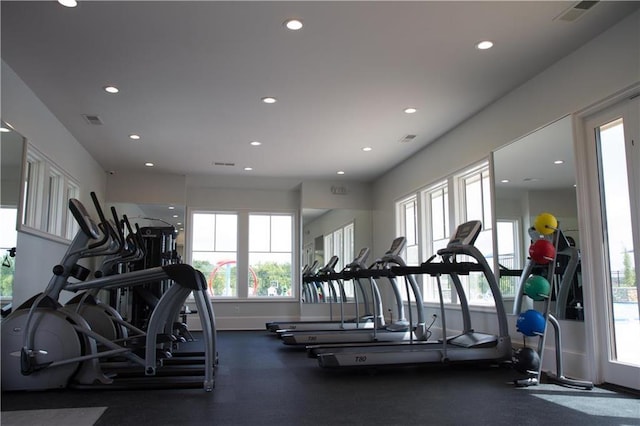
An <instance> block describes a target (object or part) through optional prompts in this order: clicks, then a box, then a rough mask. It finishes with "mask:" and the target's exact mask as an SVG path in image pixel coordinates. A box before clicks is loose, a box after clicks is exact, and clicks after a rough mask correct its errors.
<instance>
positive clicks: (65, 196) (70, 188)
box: [21, 145, 80, 240]
mask: <svg viewBox="0 0 640 426" xmlns="http://www.w3.org/2000/svg"><path fill="white" fill-rule="evenodd" d="M22 190H23V192H24V197H23V204H22V207H23V208H22V218H21V223H22V224H23V225H24V227H25V228H23V229H25V230H27V231H32V232H33V231H35V233H46V234H49V235H53V236H56V237H61V238H66V239H68V240H70V239H73V237H74V236H75V233H76V232H77V229H78V227H77V224H76V223H75V220H74V219H73V217H72V215H71V214H70V213H69V209H68V208H67V205H68V202H69V198H77V197H78V194H79V193H80V186H79V184H78V183H77V182H76V181H75V179H73V178H72V177H71V176H69V175H68V174H67V173H66V172H64V171H63V170H62V169H60V168H59V167H58V166H56V165H55V164H54V163H53V162H52V161H51V160H49V159H48V158H47V157H46V156H44V155H43V154H42V153H40V152H39V151H37V150H36V149H35V148H33V147H32V146H30V145H29V146H28V147H27V163H26V166H25V175H24V182H23V189H22Z"/></svg>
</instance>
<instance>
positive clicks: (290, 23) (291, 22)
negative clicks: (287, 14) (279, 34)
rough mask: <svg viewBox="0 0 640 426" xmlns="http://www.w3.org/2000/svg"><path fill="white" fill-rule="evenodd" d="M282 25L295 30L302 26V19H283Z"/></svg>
mask: <svg viewBox="0 0 640 426" xmlns="http://www.w3.org/2000/svg"><path fill="white" fill-rule="evenodd" d="M284 26H285V27H287V28H288V29H290V30H293V31H297V30H299V29H300V28H302V21H301V20H299V19H287V20H286V21H284Z"/></svg>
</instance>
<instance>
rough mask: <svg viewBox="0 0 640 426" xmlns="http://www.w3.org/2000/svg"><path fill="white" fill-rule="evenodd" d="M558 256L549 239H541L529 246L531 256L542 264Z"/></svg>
mask: <svg viewBox="0 0 640 426" xmlns="http://www.w3.org/2000/svg"><path fill="white" fill-rule="evenodd" d="M555 256H556V249H555V247H554V246H553V244H552V243H551V241H549V240H545V239H539V240H536V241H535V242H534V243H533V244H531V245H530V246H529V257H531V260H533V261H534V262H536V263H538V264H540V265H546V264H547V263H549V262H551V261H552V260H553V259H554V258H555Z"/></svg>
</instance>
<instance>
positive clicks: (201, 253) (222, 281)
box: [191, 213, 238, 297]
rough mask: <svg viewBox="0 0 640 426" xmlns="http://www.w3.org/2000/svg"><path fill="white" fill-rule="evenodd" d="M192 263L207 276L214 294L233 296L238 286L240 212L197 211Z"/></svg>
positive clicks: (194, 221) (210, 290)
mask: <svg viewBox="0 0 640 426" xmlns="http://www.w3.org/2000/svg"><path fill="white" fill-rule="evenodd" d="M192 223H193V226H192V252H191V263H192V265H193V267H194V268H196V269H198V270H200V271H201V272H202V273H203V274H204V276H205V277H206V278H207V283H208V285H209V294H210V295H211V296H222V297H233V296H236V295H237V294H238V293H237V289H238V272H237V271H238V265H237V260H238V258H237V250H238V215H237V214H236V213H194V214H193V222H192Z"/></svg>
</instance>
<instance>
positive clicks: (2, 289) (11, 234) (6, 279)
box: [0, 208, 18, 297]
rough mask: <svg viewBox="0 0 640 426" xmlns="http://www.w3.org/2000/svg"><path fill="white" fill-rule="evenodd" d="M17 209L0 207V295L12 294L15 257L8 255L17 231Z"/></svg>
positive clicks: (7, 295)
mask: <svg viewBox="0 0 640 426" xmlns="http://www.w3.org/2000/svg"><path fill="white" fill-rule="evenodd" d="M17 215H18V209H16V208H0V256H2V266H0V296H2V297H11V296H12V295H13V276H14V274H15V258H12V257H10V256H9V250H10V249H12V248H13V247H15V246H16V242H17V241H18V233H17V232H16V217H17Z"/></svg>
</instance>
